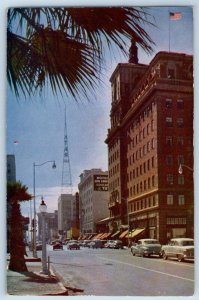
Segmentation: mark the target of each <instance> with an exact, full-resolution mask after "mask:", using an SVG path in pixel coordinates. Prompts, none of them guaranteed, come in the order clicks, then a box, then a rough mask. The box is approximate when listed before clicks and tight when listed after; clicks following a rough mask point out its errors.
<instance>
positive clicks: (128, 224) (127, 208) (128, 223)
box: [121, 197, 130, 248]
mask: <svg viewBox="0 0 199 300" xmlns="http://www.w3.org/2000/svg"><path fill="white" fill-rule="evenodd" d="M121 200H125V201H126V214H127V226H128V233H127V237H128V248H129V245H130V243H129V241H130V237H129V231H130V222H129V206H128V199H127V198H123V197H121Z"/></svg>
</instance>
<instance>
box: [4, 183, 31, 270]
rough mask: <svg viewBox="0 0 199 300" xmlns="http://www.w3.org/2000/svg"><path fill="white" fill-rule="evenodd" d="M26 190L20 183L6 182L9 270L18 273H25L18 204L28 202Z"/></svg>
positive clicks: (28, 197)
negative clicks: (8, 211)
mask: <svg viewBox="0 0 199 300" xmlns="http://www.w3.org/2000/svg"><path fill="white" fill-rule="evenodd" d="M27 190H28V188H27V187H26V186H25V185H22V183H21V182H20V181H17V182H8V184H7V202H8V206H9V210H10V213H9V215H8V226H9V232H10V237H9V241H8V242H9V248H10V262H9V269H10V270H13V271H18V272H24V271H27V267H26V263H25V258H24V255H25V243H24V238H23V223H22V219H23V217H22V215H21V210H20V202H23V201H27V200H30V199H31V198H32V196H31V195H30V194H29V193H28V192H27Z"/></svg>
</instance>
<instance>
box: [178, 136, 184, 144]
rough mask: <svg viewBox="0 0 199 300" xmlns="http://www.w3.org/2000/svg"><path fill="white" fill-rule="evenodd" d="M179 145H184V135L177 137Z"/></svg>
mask: <svg viewBox="0 0 199 300" xmlns="http://www.w3.org/2000/svg"><path fill="white" fill-rule="evenodd" d="M177 145H178V146H183V145H184V137H183V136H178V137H177Z"/></svg>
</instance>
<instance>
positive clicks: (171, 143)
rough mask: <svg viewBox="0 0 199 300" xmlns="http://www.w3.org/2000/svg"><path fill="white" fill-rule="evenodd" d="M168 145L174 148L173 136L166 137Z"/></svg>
mask: <svg viewBox="0 0 199 300" xmlns="http://www.w3.org/2000/svg"><path fill="white" fill-rule="evenodd" d="M166 145H167V146H172V145H173V138H172V136H166Z"/></svg>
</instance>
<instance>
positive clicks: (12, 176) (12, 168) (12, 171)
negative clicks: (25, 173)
mask: <svg viewBox="0 0 199 300" xmlns="http://www.w3.org/2000/svg"><path fill="white" fill-rule="evenodd" d="M6 171H7V182H14V181H16V164H15V155H14V154H8V155H7V170H6Z"/></svg>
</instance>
